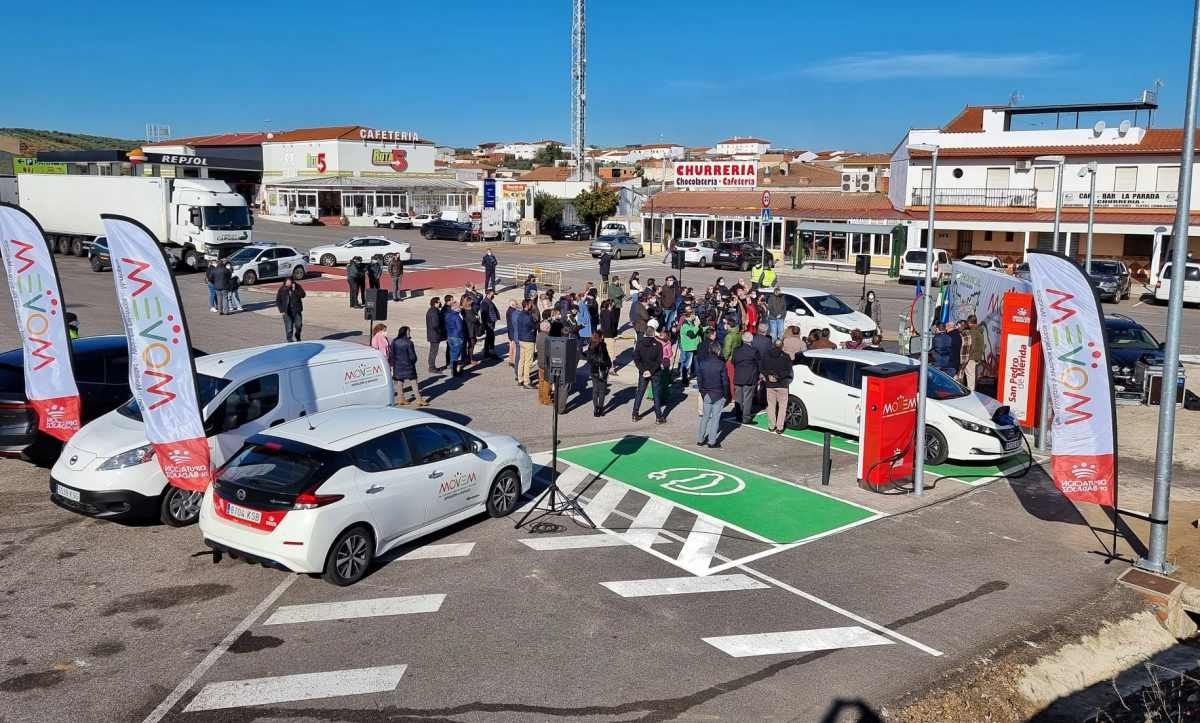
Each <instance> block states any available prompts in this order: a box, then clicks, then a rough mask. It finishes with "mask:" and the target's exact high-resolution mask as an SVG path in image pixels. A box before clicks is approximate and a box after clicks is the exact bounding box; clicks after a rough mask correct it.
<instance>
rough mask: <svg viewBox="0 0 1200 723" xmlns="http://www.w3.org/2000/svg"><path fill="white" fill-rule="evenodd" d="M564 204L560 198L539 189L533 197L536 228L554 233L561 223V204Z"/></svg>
mask: <svg viewBox="0 0 1200 723" xmlns="http://www.w3.org/2000/svg"><path fill="white" fill-rule="evenodd" d="M565 205H566V202H564V201H563V200H562V199H561V198H559V197H557V196H551V195H550V194H548V193H546V192H545V191H539V192H538V193H537V194H536V195H535V196H534V197H533V216H534V218H536V219H537V222H538V228H539V229H541V230H542V232H543V233H548V234H550V235H552V236H553V235H554V232H555V231H557V230H558V227H559V226H561V225H562V212H563V206H565Z"/></svg>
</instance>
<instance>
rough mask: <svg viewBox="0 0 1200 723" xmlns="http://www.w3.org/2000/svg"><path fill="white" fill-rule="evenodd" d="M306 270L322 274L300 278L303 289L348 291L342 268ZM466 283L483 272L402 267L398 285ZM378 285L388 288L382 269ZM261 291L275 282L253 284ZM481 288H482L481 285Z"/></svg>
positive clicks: (478, 278)
mask: <svg viewBox="0 0 1200 723" xmlns="http://www.w3.org/2000/svg"><path fill="white" fill-rule="evenodd" d="M308 271H309V273H310V274H311V273H319V274H322V276H321V277H319V278H308V279H305V280H304V281H302V282H300V283H301V284H302V285H303V286H304V289H305V290H306V291H337V292H341V293H345V294H349V293H350V292H349V290H348V289H347V288H346V269H344V268H330V267H328V266H310V267H308ZM467 284H475V285H476V286H477V287H482V286H483V272H482V271H476V270H474V269H430V270H428V271H405V272H404V282H403V285H402V286H401V287H400V288H401V289H403V290H405V291H415V290H418V289H420V290H425V289H461V288H462V287H464V286H466V285H467ZM379 285H380V286H382V287H383V288H385V289H391V288H392V277H391V275H390V274H388V273H386V272H384V274H383V278H381V279H380V281H379ZM254 288H255V289H257V290H261V291H268V290H269V291H274V290H275V289H278V288H279V284H278V283H273V284H258V285H257V286H255V287H254ZM481 290H482V289H481Z"/></svg>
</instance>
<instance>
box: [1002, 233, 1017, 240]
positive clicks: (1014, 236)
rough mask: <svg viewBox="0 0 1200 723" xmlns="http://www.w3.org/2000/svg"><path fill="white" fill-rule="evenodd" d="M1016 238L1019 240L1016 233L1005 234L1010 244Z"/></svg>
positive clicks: (1005, 238)
mask: <svg viewBox="0 0 1200 723" xmlns="http://www.w3.org/2000/svg"><path fill="white" fill-rule="evenodd" d="M1016 238H1017V234H1016V232H1014V231H1005V232H1004V240H1005V241H1007V242H1008V243H1012V242H1013V241H1014V240H1015V239H1016Z"/></svg>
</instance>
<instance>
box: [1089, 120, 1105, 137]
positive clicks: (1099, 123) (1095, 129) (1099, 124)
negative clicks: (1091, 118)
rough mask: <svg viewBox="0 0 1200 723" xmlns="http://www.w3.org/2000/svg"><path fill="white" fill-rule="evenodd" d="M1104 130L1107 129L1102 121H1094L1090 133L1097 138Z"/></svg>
mask: <svg viewBox="0 0 1200 723" xmlns="http://www.w3.org/2000/svg"><path fill="white" fill-rule="evenodd" d="M1105 128H1107V126H1106V125H1105V124H1104V121H1096V125H1094V126H1092V133H1094V134H1095V135H1096V137H1097V138H1099V137H1100V134H1102V133H1104V129H1105Z"/></svg>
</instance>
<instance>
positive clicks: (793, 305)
mask: <svg viewBox="0 0 1200 723" xmlns="http://www.w3.org/2000/svg"><path fill="white" fill-rule="evenodd" d="M781 291H783V296H784V300H785V303H786V304H787V315H786V316H784V324H786V325H787V326H798V327H800V333H801V334H802V335H804V336H808V332H810V331H812V330H813V329H829V340H830V341H832V342H833V343H835V344H841V343H842V342H846V341H850V332H852V331H854V330H855V329H858V330H859V331H861V332H863V333H864V334H867V333H868V332H874V331H875V322H874V321H873V320H872V319H871V317H869V316H867V315H866V314H863V313H862V312H859V311H855V310H854V309H851V308H850V307H849V306H847V305H846V303H845V302H843V301H842V300H841V299H839V298H838V297H836V296H834V295H833V294H830V293H828V292H825V291H819V290H817V289H798V288H789V287H784V288H782V289H781ZM768 298H769V297H768Z"/></svg>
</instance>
